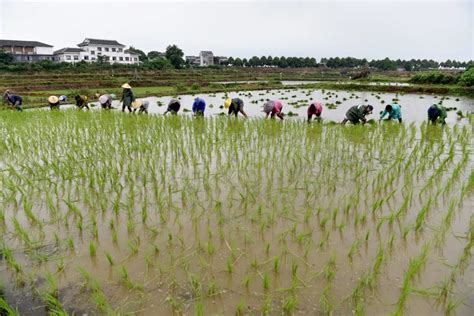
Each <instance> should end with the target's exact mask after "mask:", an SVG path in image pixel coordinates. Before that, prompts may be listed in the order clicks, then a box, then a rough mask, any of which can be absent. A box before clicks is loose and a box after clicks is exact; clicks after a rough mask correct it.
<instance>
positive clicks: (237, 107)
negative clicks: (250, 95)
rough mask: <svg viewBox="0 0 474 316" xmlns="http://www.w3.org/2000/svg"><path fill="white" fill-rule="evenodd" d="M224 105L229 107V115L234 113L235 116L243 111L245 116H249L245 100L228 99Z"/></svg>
mask: <svg viewBox="0 0 474 316" xmlns="http://www.w3.org/2000/svg"><path fill="white" fill-rule="evenodd" d="M224 107H225V108H226V109H227V108H228V109H229V116H230V115H232V114H234V115H235V117H237V115H238V114H239V112H240V113H242V115H243V116H245V117H247V113H245V111H244V101H242V99H239V98H234V99H230V98H229V99H227V100H225V102H224Z"/></svg>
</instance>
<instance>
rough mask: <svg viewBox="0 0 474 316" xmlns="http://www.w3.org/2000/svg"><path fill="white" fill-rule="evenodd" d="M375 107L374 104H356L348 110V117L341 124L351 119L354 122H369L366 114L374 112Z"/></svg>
mask: <svg viewBox="0 0 474 316" xmlns="http://www.w3.org/2000/svg"><path fill="white" fill-rule="evenodd" d="M373 110H374V107H373V106H372V105H354V106H353V107H351V108H350V109H349V110H347V112H346V117H345V118H344V120H343V121H342V122H341V124H346V123H347V121H351V123H352V124H354V125H355V124H359V123H360V122H362V124H365V123H367V119H366V118H365V116H366V115H368V114H372V111H373Z"/></svg>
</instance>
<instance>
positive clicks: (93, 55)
mask: <svg viewBox="0 0 474 316" xmlns="http://www.w3.org/2000/svg"><path fill="white" fill-rule="evenodd" d="M77 46H78V47H79V48H72V47H66V48H63V49H60V50H57V51H55V52H54V56H55V58H56V60H58V61H61V62H69V63H75V62H79V61H85V62H97V61H100V60H101V61H103V62H106V63H110V64H115V63H117V64H127V65H133V64H138V63H139V59H138V54H135V53H133V52H131V51H130V50H129V49H126V46H125V45H123V44H120V43H119V42H117V41H116V40H103V39H93V38H86V39H84V41H83V42H82V43H79V44H77Z"/></svg>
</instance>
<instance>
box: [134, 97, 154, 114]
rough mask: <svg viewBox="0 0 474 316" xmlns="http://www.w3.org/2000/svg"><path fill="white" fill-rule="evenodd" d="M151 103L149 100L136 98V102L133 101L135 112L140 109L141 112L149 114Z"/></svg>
mask: <svg viewBox="0 0 474 316" xmlns="http://www.w3.org/2000/svg"><path fill="white" fill-rule="evenodd" d="M149 105H150V102H149V101H148V100H135V101H134V102H132V107H133V113H135V112H136V111H137V110H138V113H139V114H140V113H143V112H145V113H146V114H148V106H149Z"/></svg>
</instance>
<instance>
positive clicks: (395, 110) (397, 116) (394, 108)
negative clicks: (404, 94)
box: [380, 103, 402, 120]
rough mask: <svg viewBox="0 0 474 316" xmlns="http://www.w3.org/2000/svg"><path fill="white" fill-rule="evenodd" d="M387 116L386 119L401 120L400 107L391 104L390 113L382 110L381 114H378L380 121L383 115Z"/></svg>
mask: <svg viewBox="0 0 474 316" xmlns="http://www.w3.org/2000/svg"><path fill="white" fill-rule="evenodd" d="M387 114H388V118H389V119H391V120H398V119H401V118H402V107H401V106H400V105H399V104H396V103H394V104H392V112H389V111H387V110H384V111H383V112H382V114H380V119H383V118H384V117H385V115H387Z"/></svg>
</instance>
